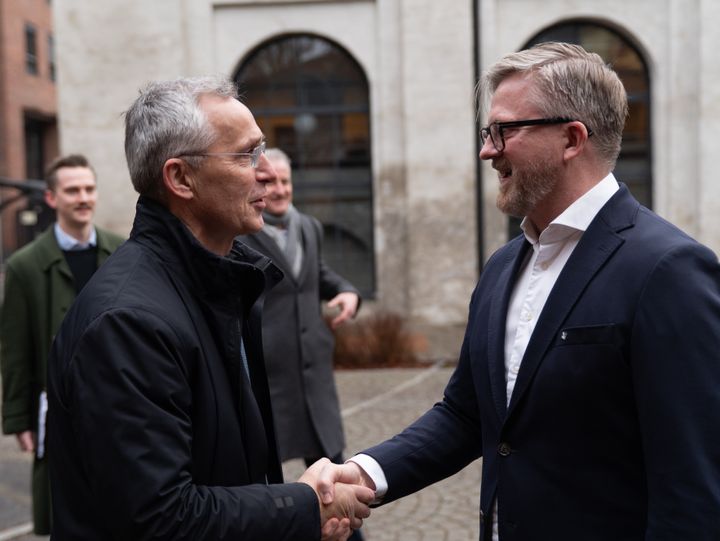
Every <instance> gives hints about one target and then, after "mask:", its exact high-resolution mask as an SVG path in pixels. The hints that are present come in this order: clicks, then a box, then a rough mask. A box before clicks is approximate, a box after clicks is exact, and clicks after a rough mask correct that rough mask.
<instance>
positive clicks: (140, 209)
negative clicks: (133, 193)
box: [130, 196, 282, 310]
mask: <svg viewBox="0 0 720 541" xmlns="http://www.w3.org/2000/svg"><path fill="white" fill-rule="evenodd" d="M130 238H131V239H133V240H135V241H136V242H138V243H140V244H142V245H144V246H146V247H148V248H149V249H150V250H152V251H153V252H155V253H156V254H158V256H159V257H161V258H162V259H163V260H164V261H165V262H166V264H167V265H180V266H181V267H182V268H183V271H184V273H185V274H186V275H187V276H188V277H189V278H190V280H191V282H192V286H193V288H194V289H195V290H197V291H199V292H200V293H201V294H202V295H203V296H205V297H207V298H209V299H215V300H222V299H227V298H238V296H239V297H240V298H242V299H243V301H244V304H245V307H246V309H248V310H249V308H250V306H252V304H253V303H254V302H255V300H257V298H258V297H259V296H260V294H261V293H262V291H263V289H264V288H265V287H266V285H267V286H268V287H271V286H272V285H274V284H275V283H277V282H279V281H280V280H281V279H282V272H281V271H280V270H279V269H278V268H277V267H276V266H275V265H274V264H273V263H272V262H271V261H270V259H269V258H267V257H265V256H263V255H261V254H259V253H258V252H255V251H254V250H252V249H251V248H249V247H247V246H244V245H242V244H241V243H239V242H237V241H236V242H235V243H234V244H233V247H232V249H231V251H230V253H229V254H228V255H227V256H219V255H217V254H214V253H212V252H210V251H209V250H207V249H206V248H205V247H204V246H202V245H201V244H200V242H199V241H198V240H197V239H196V238H195V236H194V235H193V234H192V233H191V232H190V230H189V229H188V228H187V226H185V224H183V223H182V221H180V219H178V218H177V217H176V216H175V215H174V214H172V213H171V212H170V211H169V210H167V209H166V208H165V207H164V206H163V205H161V204H160V203H158V202H156V201H154V200H152V199H150V198H147V197H144V196H140V198H139V199H138V202H137V206H136V214H135V221H134V223H133V228H132V231H131V233H130Z"/></svg>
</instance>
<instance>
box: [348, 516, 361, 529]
mask: <svg viewBox="0 0 720 541" xmlns="http://www.w3.org/2000/svg"><path fill="white" fill-rule="evenodd" d="M362 525H363V521H362V519H361V518H360V517H352V518H351V519H350V528H352V529H353V530H359V529H360V528H361V527H362Z"/></svg>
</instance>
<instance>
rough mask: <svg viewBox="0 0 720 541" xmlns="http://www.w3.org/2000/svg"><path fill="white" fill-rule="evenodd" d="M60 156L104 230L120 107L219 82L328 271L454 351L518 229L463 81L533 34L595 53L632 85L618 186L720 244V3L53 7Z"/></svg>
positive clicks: (129, 203)
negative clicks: (182, 83)
mask: <svg viewBox="0 0 720 541" xmlns="http://www.w3.org/2000/svg"><path fill="white" fill-rule="evenodd" d="M54 11H55V12H54V16H55V27H56V35H57V40H56V41H57V54H58V92H59V103H60V110H61V111H62V117H61V122H60V135H61V138H60V139H61V147H62V149H63V151H70V150H74V151H75V150H77V151H82V152H84V153H86V154H88V156H89V157H90V159H91V160H92V162H93V163H94V164H97V169H98V174H99V179H100V180H99V187H100V188H99V189H100V191H101V192H102V196H101V201H102V204H101V206H100V208H99V211H98V219H99V222H100V223H101V224H102V225H105V226H107V227H110V228H112V229H114V230H116V231H118V232H120V233H127V232H128V231H129V228H130V225H131V224H130V221H131V218H132V216H133V206H134V202H135V199H136V197H135V194H134V193H133V191H132V188H131V184H130V182H129V179H128V174H127V169H126V166H125V160H124V157H123V144H122V143H123V128H122V112H123V110H124V108H126V107H127V106H128V105H129V104H130V103H131V101H132V100H133V99H134V97H135V96H136V94H137V89H138V88H139V87H140V86H141V85H142V84H143V83H144V82H146V81H148V80H151V79H163V78H174V77H176V76H179V75H198V74H206V73H216V72H220V73H225V74H228V75H230V76H232V77H234V78H235V79H236V80H237V81H238V82H239V84H240V88H241V90H242V92H243V94H244V98H245V101H246V103H248V105H249V106H250V108H251V109H252V110H253V111H254V112H255V113H256V116H257V118H258V120H259V122H260V124H261V127H262V128H263V129H264V130H265V133H266V135H267V137H268V141H269V144H271V145H278V146H281V147H283V148H284V149H285V150H286V151H287V152H288V153H289V154H290V156H291V157H292V159H293V161H294V164H295V166H296V168H297V173H296V174H295V184H296V198H297V202H298V206H299V207H300V208H301V209H303V210H306V211H308V212H310V213H312V214H315V215H316V216H318V217H319V218H320V219H321V220H322V221H323V222H324V224H325V227H326V231H325V233H326V245H327V249H326V250H327V253H326V257H327V258H328V259H329V260H330V261H331V262H332V264H333V265H334V266H336V267H337V268H338V269H339V270H341V271H342V272H343V273H345V274H347V275H348V276H349V277H351V278H352V279H353V280H354V281H355V282H356V283H357V284H358V285H360V286H361V287H362V289H363V290H364V291H365V293H366V294H369V295H371V296H372V297H373V298H374V299H375V303H374V304H375V306H377V307H379V308H383V309H388V310H392V311H394V312H398V313H400V314H402V315H403V316H406V317H407V318H408V320H409V321H410V322H411V323H412V325H413V326H414V328H415V329H417V330H419V331H422V332H423V333H425V334H427V335H428V338H429V341H430V343H431V344H434V345H435V346H436V348H435V350H434V351H432V352H431V353H432V354H434V353H436V352H442V353H443V354H452V353H454V352H455V351H457V349H458V348H459V343H460V336H459V334H460V332H461V330H462V328H463V326H464V322H465V318H466V312H467V303H468V299H469V296H470V293H471V291H472V288H473V286H474V284H475V282H476V280H477V277H478V273H479V271H480V268H481V266H482V263H483V261H484V260H485V259H486V258H487V257H489V255H490V254H491V253H492V252H493V251H494V250H495V249H497V248H498V247H499V246H500V245H502V244H503V243H504V242H505V241H506V240H507V238H508V235H509V234H512V231H514V230H515V228H516V225H517V224H516V223H513V222H512V221H509V220H508V219H507V218H506V217H504V216H503V215H501V214H500V213H499V211H497V210H496V209H495V197H496V193H497V182H496V177H495V175H494V173H493V171H492V170H491V169H490V168H489V166H488V165H487V164H480V163H479V162H478V158H477V152H478V137H477V133H478V122H476V104H475V102H474V99H473V90H474V85H475V83H476V81H477V77H478V73H479V72H480V71H481V70H482V69H483V67H484V66H488V65H490V64H491V63H492V62H494V61H495V60H496V59H497V58H498V57H500V56H501V55H503V54H504V53H506V52H508V51H512V50H518V49H521V48H523V47H526V46H528V45H529V44H531V43H534V42H536V41H540V40H544V39H563V40H568V41H575V42H579V43H581V44H583V45H584V46H585V47H587V48H588V49H591V50H594V51H596V52H598V53H600V54H601V55H602V56H603V57H604V58H605V59H606V60H607V61H608V62H611V63H612V64H613V65H614V67H615V68H616V69H617V70H618V72H619V73H620V75H621V77H622V79H623V81H624V82H625V84H626V87H627V88H628V92H629V96H630V101H631V117H630V119H629V121H628V124H627V128H626V134H625V142H624V143H625V144H624V147H623V149H624V150H623V155H622V156H621V160H620V162H619V164H618V169H617V174H618V177H619V178H620V179H621V180H623V181H625V182H627V183H628V184H629V186H630V187H631V189H632V191H633V192H634V193H635V194H636V195H637V197H638V198H639V199H641V200H642V201H643V202H644V203H645V204H646V205H648V206H650V207H652V208H653V209H654V210H656V211H657V212H658V213H659V214H661V215H663V216H665V217H666V218H668V219H669V220H671V221H673V222H674V223H676V224H677V225H679V226H680V227H682V228H683V229H685V230H686V231H688V232H689V233H690V234H692V235H694V236H695V237H696V238H698V239H699V240H701V241H702V242H705V243H707V244H708V245H710V246H711V247H713V248H714V249H716V250H717V249H718V248H720V227H718V225H720V224H719V222H720V212H719V211H720V208H719V207H720V183H718V182H717V181H716V179H715V175H714V174H713V173H714V167H713V165H714V164H713V161H712V160H713V159H714V157H715V156H718V155H720V69H719V68H718V63H717V60H716V55H717V51H718V50H720V24H718V23H720V3H719V2H716V1H713V0H545V1H543V2H537V1H535V0H453V1H447V2H438V1H437V0H282V1H276V0H154V1H153V2H144V1H141V0H104V1H103V2H94V1H92V0H64V1H62V2H58V3H56V4H55V5H54Z"/></svg>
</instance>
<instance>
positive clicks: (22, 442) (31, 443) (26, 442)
mask: <svg viewBox="0 0 720 541" xmlns="http://www.w3.org/2000/svg"><path fill="white" fill-rule="evenodd" d="M15 438H16V439H17V441H18V445H19V446H20V450H21V451H23V452H25V453H33V452H34V451H35V440H34V439H33V434H32V431H30V430H25V431H24V432H18V433H17V434H15Z"/></svg>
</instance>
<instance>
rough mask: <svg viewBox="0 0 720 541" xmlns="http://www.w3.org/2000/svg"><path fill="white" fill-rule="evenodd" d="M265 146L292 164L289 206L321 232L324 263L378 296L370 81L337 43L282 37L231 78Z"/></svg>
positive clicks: (303, 36)
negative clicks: (275, 149)
mask: <svg viewBox="0 0 720 541" xmlns="http://www.w3.org/2000/svg"><path fill="white" fill-rule="evenodd" d="M235 80H236V82H237V83H238V87H239V89H240V94H241V96H242V97H243V101H244V103H245V104H247V106H248V107H249V108H250V109H251V110H252V111H253V114H254V115H255V118H256V119H257V122H258V124H259V126H260V128H261V129H262V130H263V132H264V133H265V136H266V137H267V142H268V146H269V147H270V146H276V147H279V148H281V149H282V150H284V151H285V152H286V153H287V154H288V155H289V156H290V158H291V160H292V162H293V163H292V166H293V187H294V190H293V193H294V204H295V205H296V206H297V207H298V209H300V210H301V211H302V212H306V213H308V214H311V215H313V216H315V217H316V218H318V219H319V220H320V221H321V222H322V223H323V227H324V232H325V242H324V254H323V255H324V258H325V261H326V262H327V263H328V264H329V265H330V266H332V267H333V268H334V269H335V270H337V271H338V272H339V273H340V274H342V275H343V276H345V277H346V278H348V279H349V280H350V281H352V282H353V283H354V284H355V285H356V286H357V287H358V288H359V289H360V290H361V291H362V292H363V294H364V295H372V294H373V292H374V290H375V272H374V269H375V265H374V248H373V246H374V243H373V212H372V209H373V198H372V169H371V154H370V148H371V145H370V104H369V93H368V82H367V77H366V76H365V73H364V71H363V69H362V68H361V66H360V65H359V64H358V63H357V62H356V61H355V60H354V59H353V58H352V56H351V55H350V54H349V53H348V52H347V51H346V50H344V49H343V48H342V47H340V46H338V45H337V44H335V43H333V42H331V41H329V40H327V39H324V38H322V37H318V36H314V35H309V34H296V35H288V36H282V37H279V38H276V39H273V40H271V41H268V42H265V43H263V44H262V45H260V46H258V47H257V48H256V49H255V50H254V51H252V52H251V53H250V54H249V55H248V57H247V58H246V59H245V60H244V61H243V62H242V64H241V66H240V67H239V69H238V70H237V73H236V74H235Z"/></svg>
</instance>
